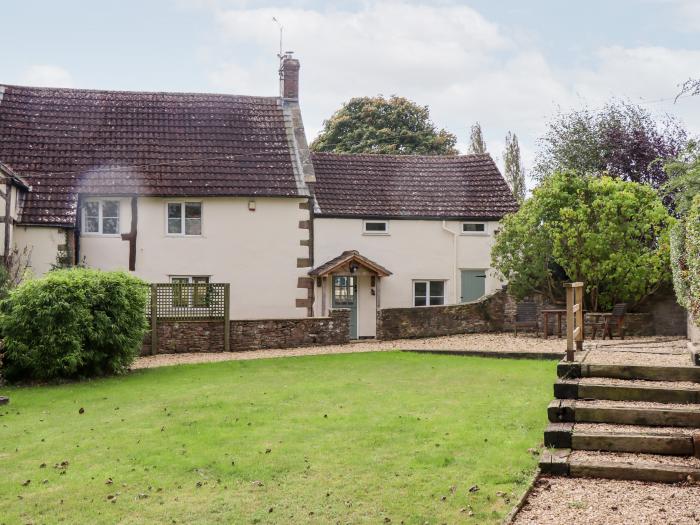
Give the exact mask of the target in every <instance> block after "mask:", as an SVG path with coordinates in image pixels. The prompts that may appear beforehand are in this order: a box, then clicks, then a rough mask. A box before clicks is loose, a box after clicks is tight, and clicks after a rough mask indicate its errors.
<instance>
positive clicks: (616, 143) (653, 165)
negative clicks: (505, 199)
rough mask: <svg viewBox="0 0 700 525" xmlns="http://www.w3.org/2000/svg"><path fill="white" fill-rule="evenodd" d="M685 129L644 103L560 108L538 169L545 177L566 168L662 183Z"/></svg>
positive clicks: (682, 144)
mask: <svg viewBox="0 0 700 525" xmlns="http://www.w3.org/2000/svg"><path fill="white" fill-rule="evenodd" d="M686 141H687V136H686V132H685V130H683V128H682V127H681V126H680V125H679V124H678V122H677V121H676V120H674V119H673V118H671V117H669V116H667V117H666V118H665V119H664V120H662V121H661V122H656V121H655V120H654V118H653V117H652V115H651V114H650V113H649V112H648V111H647V110H645V109H644V108H642V107H640V106H637V105H634V104H631V103H628V102H624V101H613V102H610V103H608V104H607V105H606V106H605V107H604V108H603V109H602V110H601V111H594V110H591V109H583V110H580V111H574V112H572V113H566V114H560V115H559V116H557V117H556V118H555V119H554V120H553V121H552V122H550V124H549V130H548V131H547V132H546V134H545V135H544V136H543V137H542V138H541V139H540V141H539V142H540V152H539V155H538V158H537V160H536V164H535V168H534V171H535V173H536V176H537V178H538V179H540V180H542V179H543V178H545V177H547V176H548V175H549V174H551V173H553V172H555V171H561V170H574V171H576V172H578V173H583V174H595V175H603V174H608V175H610V176H612V177H615V178H619V179H622V180H625V181H632V182H639V183H643V184H648V185H650V186H652V187H654V188H660V187H661V186H662V185H663V184H664V183H665V182H666V180H667V175H666V172H665V171H664V162H665V161H667V160H670V159H673V158H675V157H676V156H677V155H678V154H679V153H680V152H681V151H682V150H683V148H684V147H685V144H686Z"/></svg>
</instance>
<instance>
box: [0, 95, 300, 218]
mask: <svg viewBox="0 0 700 525" xmlns="http://www.w3.org/2000/svg"><path fill="white" fill-rule="evenodd" d="M289 122H290V119H289V118H288V116H287V115H286V114H285V110H284V105H283V101H282V100H281V99H280V98H278V97H248V96H234V95H214V94H201V93H145V92H121V91H95V90H83V89H56V88H35V87H21V86H9V85H0V162H3V163H4V164H6V165H7V166H8V167H9V168H10V169H11V170H12V171H13V172H14V173H16V174H17V175H18V176H19V177H22V179H23V180H24V181H26V183H27V185H29V186H31V191H29V192H27V194H26V197H25V201H24V203H23V206H22V212H21V216H20V221H21V222H23V223H28V224H54V225H72V224H74V223H75V219H76V209H77V200H78V194H81V193H83V194H102V195H131V194H139V195H153V196H170V195H178V196H220V195H232V196H234V195H240V196H300V195H306V194H307V192H308V190H307V189H306V187H305V186H304V184H303V182H300V181H303V177H302V176H301V174H300V173H299V169H298V167H297V164H296V163H295V161H294V157H293V144H292V143H293V138H292V131H291V130H290V129H289V127H290V124H289Z"/></svg>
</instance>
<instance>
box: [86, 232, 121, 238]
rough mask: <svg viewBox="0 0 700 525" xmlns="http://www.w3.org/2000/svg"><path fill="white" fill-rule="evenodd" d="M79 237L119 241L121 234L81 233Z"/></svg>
mask: <svg viewBox="0 0 700 525" xmlns="http://www.w3.org/2000/svg"><path fill="white" fill-rule="evenodd" d="M80 236H81V237H94V238H97V239H102V238H105V239H121V237H122V234H121V233H81V234H80Z"/></svg>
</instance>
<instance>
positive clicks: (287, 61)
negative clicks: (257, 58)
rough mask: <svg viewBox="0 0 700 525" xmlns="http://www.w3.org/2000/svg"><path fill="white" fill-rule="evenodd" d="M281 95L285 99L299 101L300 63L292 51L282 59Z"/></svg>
mask: <svg viewBox="0 0 700 525" xmlns="http://www.w3.org/2000/svg"><path fill="white" fill-rule="evenodd" d="M280 95H281V96H282V98H283V99H287V100H299V61H298V60H297V59H296V58H293V57H292V52H291V51H287V52H286V53H285V54H284V55H282V57H281V59H280Z"/></svg>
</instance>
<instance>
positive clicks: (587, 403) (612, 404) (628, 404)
mask: <svg viewBox="0 0 700 525" xmlns="http://www.w3.org/2000/svg"><path fill="white" fill-rule="evenodd" d="M576 407H577V408H579V407H580V408H652V409H661V410H670V409H678V410H692V411H698V410H700V405H699V404H696V403H656V402H653V401H611V400H608V399H577V400H576Z"/></svg>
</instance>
